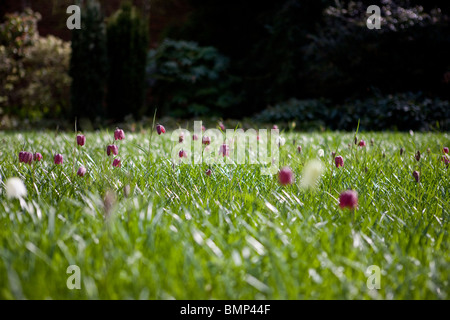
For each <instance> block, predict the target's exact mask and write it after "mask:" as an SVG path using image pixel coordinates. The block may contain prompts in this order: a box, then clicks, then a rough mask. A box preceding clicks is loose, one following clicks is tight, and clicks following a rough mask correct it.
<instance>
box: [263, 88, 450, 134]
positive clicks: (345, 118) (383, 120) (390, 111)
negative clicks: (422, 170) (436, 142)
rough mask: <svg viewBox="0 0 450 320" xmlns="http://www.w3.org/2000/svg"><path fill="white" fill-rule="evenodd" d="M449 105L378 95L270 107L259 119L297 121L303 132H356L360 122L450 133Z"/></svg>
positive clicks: (420, 95) (419, 96)
mask: <svg viewBox="0 0 450 320" xmlns="http://www.w3.org/2000/svg"><path fill="white" fill-rule="evenodd" d="M449 119H450V104H449V102H448V101H446V100H441V99H438V98H434V99H430V98H428V97H426V96H425V95H424V94H423V93H420V92H418V93H411V92H407V93H402V94H395V95H386V96H379V95H378V96H375V97H370V98H367V99H363V100H355V101H351V102H348V103H344V104H339V105H336V104H333V103H331V102H330V101H327V100H314V99H313V100H297V99H290V100H288V101H286V102H283V103H279V104H276V105H275V106H273V107H269V108H267V109H266V110H264V111H263V112H261V113H259V114H258V115H257V116H256V120H258V121H262V122H267V123H279V124H286V123H288V122H290V121H295V122H296V125H297V126H296V128H298V129H300V130H305V129H318V128H320V127H327V128H330V129H339V130H354V128H355V124H356V123H358V121H360V128H361V129H363V130H388V129H389V130H400V131H408V130H411V129H412V130H422V131H423V130H444V131H445V130H449V128H450V120H449Z"/></svg>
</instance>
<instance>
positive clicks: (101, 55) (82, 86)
mask: <svg viewBox="0 0 450 320" xmlns="http://www.w3.org/2000/svg"><path fill="white" fill-rule="evenodd" d="M107 62H108V61H107V56H106V30H105V24H104V22H103V15H102V13H101V10H100V5H99V4H98V2H97V1H91V0H90V1H88V2H87V3H86V5H85V6H84V7H83V8H82V9H81V29H73V30H72V56H71V59H70V75H71V77H72V87H71V96H70V99H71V104H72V110H73V115H75V116H77V117H78V118H84V117H86V118H91V119H94V118H95V117H96V116H104V114H105V112H104V107H103V99H104V95H105V85H106V80H105V79H106V78H105V74H106V72H107Z"/></svg>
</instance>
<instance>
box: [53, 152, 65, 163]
mask: <svg viewBox="0 0 450 320" xmlns="http://www.w3.org/2000/svg"><path fill="white" fill-rule="evenodd" d="M63 160H64V159H63V156H62V154H59V153H57V154H55V159H54V162H55V164H62V163H63Z"/></svg>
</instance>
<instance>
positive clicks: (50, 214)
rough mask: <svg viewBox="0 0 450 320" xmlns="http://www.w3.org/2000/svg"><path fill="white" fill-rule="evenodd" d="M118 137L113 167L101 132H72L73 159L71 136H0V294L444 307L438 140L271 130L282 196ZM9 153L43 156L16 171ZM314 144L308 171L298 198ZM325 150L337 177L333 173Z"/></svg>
mask: <svg viewBox="0 0 450 320" xmlns="http://www.w3.org/2000/svg"><path fill="white" fill-rule="evenodd" d="M125 134H126V138H125V140H123V141H121V142H120V143H119V157H120V158H121V160H122V167H121V168H113V167H112V166H111V159H108V157H107V156H106V146H107V145H108V144H111V143H112V140H113V133H112V132H100V133H87V134H86V145H85V146H84V147H82V148H78V149H76V148H75V136H74V134H58V135H55V134H54V133H21V134H18V133H17V134H2V135H1V136H0V144H1V147H0V175H1V177H2V179H3V183H0V190H2V193H1V194H0V243H1V245H0V298H3V299H14V298H28V299H61V298H62V299H66V298H71V299H72V298H75V299H77V298H80V299H85V298H91V299H128V298H130V299H171V298H175V299H260V298H261V299H373V298H379V299H418V298H421V299H448V298H449V297H450V286H449V272H448V270H449V268H450V255H449V252H450V251H449V249H450V245H449V230H450V227H449V226H450V225H449V214H450V168H446V167H445V165H444V164H443V162H442V161H440V157H441V155H442V151H441V150H442V147H443V146H450V137H449V135H448V134H431V133H429V134H414V135H410V134H397V133H367V132H363V133H359V134H358V136H359V138H363V139H364V140H365V141H366V142H367V147H365V148H359V147H357V146H355V145H354V144H353V137H354V135H353V134H346V133H338V132H335V133H327V132H325V133H309V134H302V133H285V134H283V136H284V137H285V138H286V144H285V145H284V146H282V147H281V157H280V159H281V161H280V166H285V165H288V166H289V167H290V168H291V169H292V170H293V172H294V174H295V181H296V182H295V184H293V185H290V186H286V187H282V186H280V185H279V183H278V180H277V176H276V175H275V176H264V175H261V174H260V170H259V169H260V168H259V167H258V166H255V165H224V166H212V168H211V169H212V172H213V173H212V175H211V176H210V177H208V176H207V175H206V174H205V171H206V169H207V168H208V166H207V165H206V164H203V165H187V164H182V165H178V166H173V165H172V163H171V161H170V159H169V157H170V154H171V150H172V146H173V144H174V143H173V142H171V141H170V139H169V132H168V133H167V134H165V135H161V136H158V135H153V137H152V144H151V148H150V150H151V152H150V154H148V150H149V147H148V146H149V135H148V134H145V135H144V134H131V133H127V132H126V133H125ZM371 138H373V139H374V145H373V146H372V145H371V144H370V139H371ZM293 140H295V143H294V141H293ZM349 143H350V148H349V146H348V144H349ZM24 145H25V147H24V149H25V150H27V151H32V152H40V153H42V155H43V157H44V159H43V161H41V162H40V163H35V164H34V165H33V166H29V165H25V164H23V163H22V164H19V162H18V153H19V151H21V150H22V148H23V146H24ZM297 145H301V146H302V153H300V154H299V153H298V152H297ZM401 147H403V148H404V149H405V152H404V154H403V155H402V156H400V153H399V150H400V148H401ZM427 148H430V151H431V152H430V153H427ZM319 149H323V150H324V157H322V158H321V161H322V162H323V164H324V166H325V171H324V174H323V176H322V179H321V180H320V183H319V186H318V188H317V189H316V190H303V189H301V188H300V186H299V181H300V177H301V173H302V169H303V167H304V165H305V163H306V162H307V161H308V160H310V159H314V158H318V150H319ZM336 150H337V155H341V156H343V158H344V167H341V168H336V167H334V159H333V157H332V156H331V152H332V151H336ZM417 150H420V151H421V153H422V158H421V160H420V161H419V162H417V161H416V160H415V159H414V154H415V152H416V151H417ZM55 153H61V154H63V156H64V163H63V165H62V166H56V165H54V164H53V155H54V154H55ZM149 163H150V164H149ZM80 165H84V166H85V167H86V168H87V172H88V173H87V175H86V176H85V177H83V178H81V177H78V176H77V175H76V172H77V169H78V167H79V166H80ZM414 170H420V173H421V181H420V185H419V184H417V183H416V182H415V180H414V178H413V177H412V172H413V171H414ZM10 177H19V178H21V179H22V180H23V181H24V182H25V184H26V187H27V191H28V194H27V196H26V198H25V199H24V200H25V201H23V202H22V203H20V201H19V200H17V199H7V198H6V196H5V192H4V182H5V181H6V180H7V179H8V178H10ZM127 186H129V192H130V194H129V195H128V197H126V191H125V190H126V188H128V187H127ZM349 188H351V189H354V190H356V191H357V192H358V194H359V208H358V210H357V211H356V212H355V215H354V216H353V214H352V213H351V212H350V211H348V210H340V209H339V206H338V202H337V199H338V197H339V193H340V192H341V191H343V190H346V189H349ZM105 197H106V198H107V199H106V200H105ZM105 203H110V204H111V207H109V206H108V204H107V205H106V207H105ZM69 265H77V266H79V267H80V270H81V282H82V288H81V290H76V289H75V290H69V289H68V288H67V286H66V281H67V278H68V277H69V276H70V275H69V274H67V273H66V270H67V267H68V266H69ZM371 265H377V266H379V267H380V268H381V270H382V275H381V289H379V290H369V289H368V288H367V285H366V281H367V277H368V275H367V274H366V273H365V272H366V270H367V268H368V267H369V266H371Z"/></svg>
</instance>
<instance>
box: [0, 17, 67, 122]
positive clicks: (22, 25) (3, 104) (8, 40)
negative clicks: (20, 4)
mask: <svg viewBox="0 0 450 320" xmlns="http://www.w3.org/2000/svg"><path fill="white" fill-rule="evenodd" d="M39 19H40V15H39V14H38V13H35V12H33V11H31V10H26V11H24V12H22V13H20V14H11V15H8V16H7V20H6V21H5V22H4V23H3V24H1V25H0V61H1V63H0V115H1V114H2V113H3V114H7V115H10V116H16V117H19V118H21V119H25V118H27V119H29V120H37V119H41V118H43V117H47V118H56V117H58V116H63V115H67V113H66V111H67V109H68V105H69V103H68V96H69V86H70V78H69V76H68V74H67V71H68V68H69V58H70V44H69V43H68V42H64V41H62V40H60V39H58V38H56V37H53V36H48V37H40V36H39V34H38V31H37V22H38V20H39Z"/></svg>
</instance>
